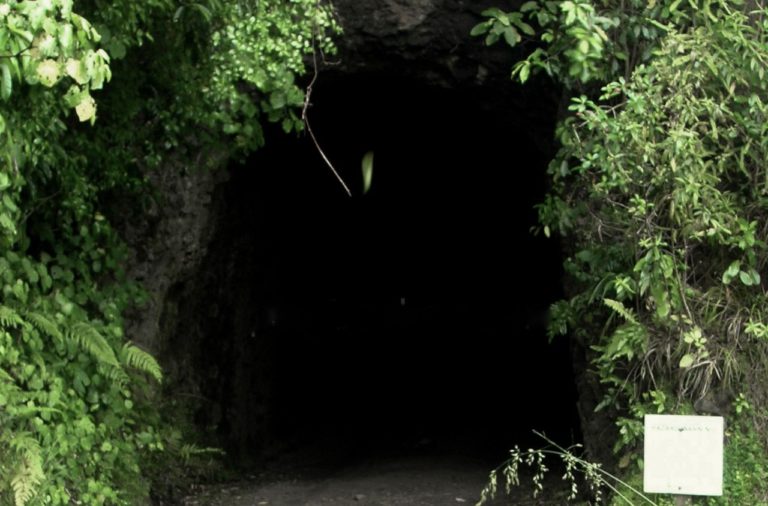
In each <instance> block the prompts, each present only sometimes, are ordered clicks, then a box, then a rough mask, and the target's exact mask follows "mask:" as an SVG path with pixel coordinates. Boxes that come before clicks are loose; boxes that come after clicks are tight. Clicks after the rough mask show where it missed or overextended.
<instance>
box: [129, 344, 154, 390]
mask: <svg viewBox="0 0 768 506" xmlns="http://www.w3.org/2000/svg"><path fill="white" fill-rule="evenodd" d="M122 358H123V362H125V363H126V364H128V366H130V367H133V368H134V369H138V370H139V371H142V372H145V373H148V374H149V375H151V376H152V377H153V378H155V379H156V380H157V381H158V382H162V381H163V371H162V369H161V368H160V364H158V363H157V360H155V357H153V356H152V355H150V354H149V353H147V352H146V351H144V350H142V349H141V348H139V347H138V346H136V345H133V344H131V343H125V345H123V352H122Z"/></svg>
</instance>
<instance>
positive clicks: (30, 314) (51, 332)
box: [24, 311, 64, 341]
mask: <svg viewBox="0 0 768 506" xmlns="http://www.w3.org/2000/svg"><path fill="white" fill-rule="evenodd" d="M24 316H25V317H26V318H27V321H29V322H30V323H31V324H32V325H33V326H34V327H35V328H36V329H37V330H39V331H40V332H42V333H43V334H45V335H47V336H49V337H52V338H54V339H56V340H58V341H63V340H64V334H62V333H61V330H59V326H58V325H56V324H55V323H54V322H53V321H51V320H50V319H49V318H48V317H47V316H45V315H43V314H42V313H38V312H35V311H27V312H25V313H24Z"/></svg>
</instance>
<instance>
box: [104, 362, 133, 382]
mask: <svg viewBox="0 0 768 506" xmlns="http://www.w3.org/2000/svg"><path fill="white" fill-rule="evenodd" d="M99 372H100V373H101V374H102V375H104V376H105V377H107V378H109V380H110V381H111V382H112V383H114V384H115V385H117V386H120V387H124V386H126V385H127V384H128V383H129V382H130V381H131V379H130V378H129V377H128V375H127V374H126V373H125V371H124V370H123V368H122V367H119V366H114V365H107V364H100V365H99Z"/></svg>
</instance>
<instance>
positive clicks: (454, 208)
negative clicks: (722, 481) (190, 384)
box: [179, 74, 580, 463]
mask: <svg viewBox="0 0 768 506" xmlns="http://www.w3.org/2000/svg"><path fill="white" fill-rule="evenodd" d="M312 102H313V106H312V108H311V109H310V111H309V112H310V120H311V122H312V127H313V129H314V131H315V133H316V134H317V138H318V141H319V143H320V145H321V147H322V149H323V150H324V152H325V153H326V155H327V156H328V158H329V159H330V160H331V161H332V162H333V164H334V165H335V167H336V168H337V169H338V170H339V171H340V172H341V174H342V177H343V178H344V179H345V181H346V182H347V183H348V184H349V185H350V187H351V188H352V191H353V194H354V195H353V196H352V197H351V198H350V197H348V196H347V195H345V193H344V192H343V190H342V189H341V187H340V185H339V184H338V182H336V181H335V179H334V178H333V176H332V175H331V173H330V171H329V169H328V168H327V167H326V166H325V165H324V163H323V161H322V159H321V156H320V154H319V152H318V150H317V148H316V146H315V145H314V144H313V143H312V141H311V139H310V138H309V137H308V136H307V135H306V134H303V135H300V136H298V137H297V136H293V135H288V136H286V135H282V134H281V133H280V132H279V131H278V129H268V130H267V132H266V135H267V146H266V147H265V148H263V149H262V150H260V151H259V152H257V153H256V154H254V155H253V156H251V157H250V158H248V159H247V160H245V161H244V162H242V163H239V164H236V165H233V166H232V167H230V172H231V175H230V179H229V181H228V183H227V184H226V185H225V186H224V187H223V189H222V190H221V192H220V193H221V195H220V197H221V199H222V201H223V202H224V208H225V211H224V218H223V221H222V224H221V225H220V226H219V230H218V232H217V235H216V238H215V240H214V242H213V245H212V247H211V249H210V252H209V254H208V257H207V259H206V263H205V265H204V267H203V269H202V273H201V277H202V278H203V279H204V282H203V284H204V293H205V294H206V296H205V299H206V300H205V301H204V302H203V303H198V304H192V303H190V304H187V305H185V307H184V308H183V309H182V311H187V313H188V316H187V317H186V318H184V319H183V320H184V321H186V322H187V323H186V325H187V329H186V330H185V329H181V330H180V332H179V336H181V337H179V339H183V338H184V337H183V336H185V335H186V332H187V331H189V330H190V328H191V327H192V326H194V325H197V328H198V329H202V330H200V332H202V333H203V334H204V337H203V339H204V342H203V346H202V347H201V350H200V351H199V355H198V356H197V366H196V367H195V370H197V371H198V373H199V374H200V377H201V378H202V379H201V380H200V382H201V393H202V394H203V395H204V396H205V397H206V398H208V399H210V400H211V402H210V403H209V404H208V405H207V406H206V407H205V409H202V410H200V411H199V412H198V414H197V422H198V423H199V424H201V425H202V426H206V427H210V428H211V429H212V430H213V431H214V432H216V434H217V435H218V437H219V440H218V442H219V443H221V444H223V445H224V447H225V448H226V449H227V450H228V451H229V453H230V455H232V456H233V457H234V458H236V459H238V460H240V461H253V460H257V459H258V458H259V456H260V455H262V456H263V455H268V454H270V452H272V453H274V452H285V451H290V450H291V449H292V448H294V449H295V448H299V447H310V446H311V447H315V448H322V450H321V451H324V452H327V449H332V451H331V453H333V454H334V455H336V456H339V455H343V456H344V457H343V458H347V457H348V456H350V455H353V454H354V455H358V456H364V455H383V454H393V453H403V452H422V451H424V452H452V453H458V454H462V455H467V456H468V457H472V458H478V459H486V460H487V461H488V462H489V463H495V462H498V461H499V460H501V459H503V457H504V455H505V454H506V451H507V450H508V449H509V448H511V447H512V446H513V445H515V444H520V445H526V446H528V445H536V446H540V443H541V441H537V440H536V439H535V437H534V436H533V435H532V433H531V430H533V429H535V430H540V431H544V432H545V433H546V434H548V435H550V436H551V437H553V438H554V439H555V440H556V441H558V442H561V443H564V444H570V443H573V442H576V441H578V440H579V439H580V434H579V423H578V415H577V412H576V391H575V385H574V380H573V373H572V369H571V364H570V354H569V349H568V345H567V342H566V341H565V340H564V339H556V340H555V341H554V342H553V343H552V344H549V343H548V340H547V338H546V335H545V328H544V327H545V320H546V311H547V308H548V306H549V304H550V303H551V302H553V301H554V300H556V299H558V298H559V297H561V296H562V270H561V254H560V251H559V245H558V244H557V242H556V241H554V240H548V239H545V238H543V237H541V236H540V235H539V236H537V235H534V234H532V233H531V228H532V227H534V226H535V224H536V212H535V209H534V205H535V204H536V203H538V202H540V201H541V200H542V199H543V197H544V194H545V191H546V176H545V168H546V163H547V161H548V159H549V157H550V156H551V152H548V151H547V147H546V146H547V143H548V142H549V140H548V139H547V140H546V142H542V141H541V139H540V138H537V136H542V135H550V136H551V127H547V128H550V129H549V130H547V128H544V129H543V132H542V128H539V127H537V128H531V127H530V125H528V124H526V121H525V117H526V114H527V115H528V116H531V115H535V110H534V109H535V107H536V105H535V104H528V105H527V106H526V107H527V109H526V110H525V111H523V110H522V109H521V105H520V103H519V102H517V103H514V104H513V103H509V104H508V103H505V102H504V101H503V100H501V101H499V100H495V101H493V100H491V101H489V100H488V97H487V95H486V93H484V92H483V90H482V89H479V88H476V89H469V90H451V89H445V88H440V87H435V86H429V85H427V84H423V83H419V82H417V81H413V80H408V79H405V78H393V77H383V76H381V75H375V74H371V75H357V76H345V77H344V78H338V79H328V80H322V79H321V80H320V81H319V82H318V84H317V85H316V87H315V90H314V94H313V96H312ZM526 111H527V112H526ZM531 111H533V112H531ZM552 121H553V120H552ZM544 122H545V123H546V121H544ZM368 151H372V152H373V153H374V165H373V166H374V169H373V178H372V184H371V187H370V191H369V192H368V193H366V194H363V193H362V189H361V187H362V182H361V170H360V166H361V159H362V157H363V155H364V154H365V153H366V152H368ZM195 322H196V323H195ZM340 458H341V457H340Z"/></svg>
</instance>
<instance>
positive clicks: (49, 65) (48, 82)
mask: <svg viewBox="0 0 768 506" xmlns="http://www.w3.org/2000/svg"><path fill="white" fill-rule="evenodd" d="M60 76H61V68H60V67H59V64H58V63H57V62H56V61H54V60H43V61H41V62H40V63H39V64H38V65H37V77H38V78H39V79H40V83H41V84H42V85H43V86H47V87H48V88H50V87H52V86H54V85H55V84H56V83H57V82H58V81H59V77H60Z"/></svg>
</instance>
